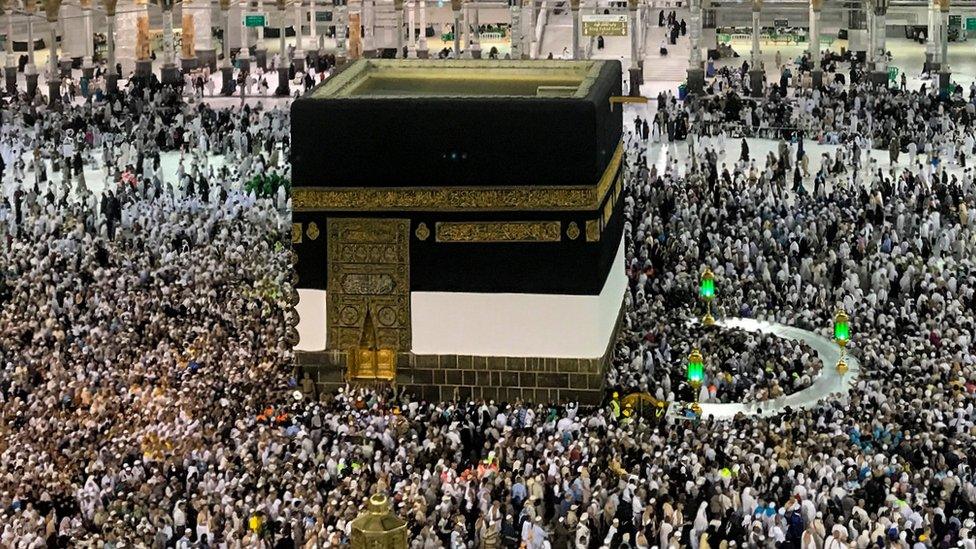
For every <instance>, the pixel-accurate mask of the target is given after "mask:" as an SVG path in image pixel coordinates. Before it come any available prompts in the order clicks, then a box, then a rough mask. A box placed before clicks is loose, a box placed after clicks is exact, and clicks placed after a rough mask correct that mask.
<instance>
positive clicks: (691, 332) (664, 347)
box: [610, 272, 823, 402]
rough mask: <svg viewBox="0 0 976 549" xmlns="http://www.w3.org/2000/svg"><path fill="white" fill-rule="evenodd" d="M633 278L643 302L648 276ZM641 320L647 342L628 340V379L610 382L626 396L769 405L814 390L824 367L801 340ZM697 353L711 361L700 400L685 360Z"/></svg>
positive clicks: (642, 314)
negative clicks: (642, 394) (638, 394)
mask: <svg viewBox="0 0 976 549" xmlns="http://www.w3.org/2000/svg"><path fill="white" fill-rule="evenodd" d="M630 275H631V276H632V277H634V278H636V279H637V280H636V281H635V284H634V285H633V286H632V289H633V291H634V292H639V293H640V296H641V298H643V296H644V291H643V289H642V288H641V286H642V285H644V284H646V279H647V277H648V275H647V273H645V272H631V273H630ZM635 295H636V294H635ZM744 313H745V314H744V315H740V316H749V311H745V312H744ZM682 314H686V311H682ZM637 318H640V320H641V326H640V327H639V330H637V332H639V335H640V336H641V337H640V338H639V339H637V338H634V339H631V340H625V341H624V342H622V344H621V346H620V348H619V349H618V352H619V353H620V357H621V359H624V358H626V360H627V361H628V362H627V363H626V364H625V369H626V372H627V373H626V374H625V375H624V378H625V379H618V378H617V376H616V375H615V374H611V377H610V382H611V384H614V385H616V384H618V383H619V385H620V386H621V387H622V388H623V389H625V392H632V391H637V392H650V393H651V394H652V396H654V397H655V398H656V399H657V400H660V401H668V402H671V401H675V400H678V401H683V402H690V401H692V400H693V399H694V398H695V397H697V398H698V401H699V402H751V401H763V400H767V399H774V398H778V397H781V396H784V395H788V394H792V393H795V392H797V391H800V390H802V389H805V388H807V387H809V386H810V385H811V384H812V383H813V380H814V379H816V377H817V375H818V374H819V373H820V369H821V368H822V367H823V362H822V361H821V360H820V358H819V356H818V355H817V353H816V352H815V351H814V350H813V349H811V348H810V347H809V346H808V345H806V344H805V343H803V342H802V341H799V340H793V339H786V338H782V337H779V336H775V335H772V334H767V333H752V332H747V331H745V330H741V329H735V328H717V327H702V326H701V325H700V324H692V325H689V324H687V322H680V321H679V323H678V324H668V323H667V322H668V320H670V319H669V318H655V317H653V316H649V315H647V311H641V310H638V311H637ZM637 332H635V333H637ZM693 349H698V350H699V351H700V352H701V353H702V355H703V356H704V357H705V378H706V380H707V382H706V383H704V384H702V386H701V387H700V388H699V394H697V395H694V394H692V393H691V392H690V391H691V388H690V387H689V386H688V385H687V384H685V383H683V380H684V379H685V377H686V374H687V372H686V362H685V361H686V359H687V357H688V355H689V353H691V351H692V350H693ZM638 350H640V352H638ZM652 389H653V390H652Z"/></svg>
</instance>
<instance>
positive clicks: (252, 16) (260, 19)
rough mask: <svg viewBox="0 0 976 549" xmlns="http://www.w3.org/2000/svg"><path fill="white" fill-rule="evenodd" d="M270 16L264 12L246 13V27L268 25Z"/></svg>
mask: <svg viewBox="0 0 976 549" xmlns="http://www.w3.org/2000/svg"><path fill="white" fill-rule="evenodd" d="M267 23H268V16H267V15H265V14H263V13H245V14H244V26H245V27H264V26H267Z"/></svg>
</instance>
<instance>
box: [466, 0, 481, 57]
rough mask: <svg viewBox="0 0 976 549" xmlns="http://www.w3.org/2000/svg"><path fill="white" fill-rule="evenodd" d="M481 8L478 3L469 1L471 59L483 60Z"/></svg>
mask: <svg viewBox="0 0 976 549" xmlns="http://www.w3.org/2000/svg"><path fill="white" fill-rule="evenodd" d="M480 9H481V8H480V6H478V3H477V2H474V1H472V0H468V14H469V15H471V17H469V18H468V20H469V21H470V22H471V58H472V59H481V16H480V14H479V11H480Z"/></svg>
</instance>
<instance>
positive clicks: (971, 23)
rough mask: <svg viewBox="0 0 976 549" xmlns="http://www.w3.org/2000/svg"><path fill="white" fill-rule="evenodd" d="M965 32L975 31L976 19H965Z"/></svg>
mask: <svg viewBox="0 0 976 549" xmlns="http://www.w3.org/2000/svg"><path fill="white" fill-rule="evenodd" d="M966 30H968V31H976V17H967V18H966Z"/></svg>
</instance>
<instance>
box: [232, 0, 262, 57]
mask: <svg viewBox="0 0 976 549" xmlns="http://www.w3.org/2000/svg"><path fill="white" fill-rule="evenodd" d="M238 9H239V10H240V16H241V20H240V25H241V26H240V33H241V44H240V49H238V50H237V67H238V68H239V69H241V70H242V71H244V72H249V71H250V70H251V41H252V36H256V35H257V31H252V30H251V27H248V26H247V24H246V23H247V21H245V19H246V18H247V14H248V13H249V12H250V10H251V2H250V0H240V2H239V4H238Z"/></svg>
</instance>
